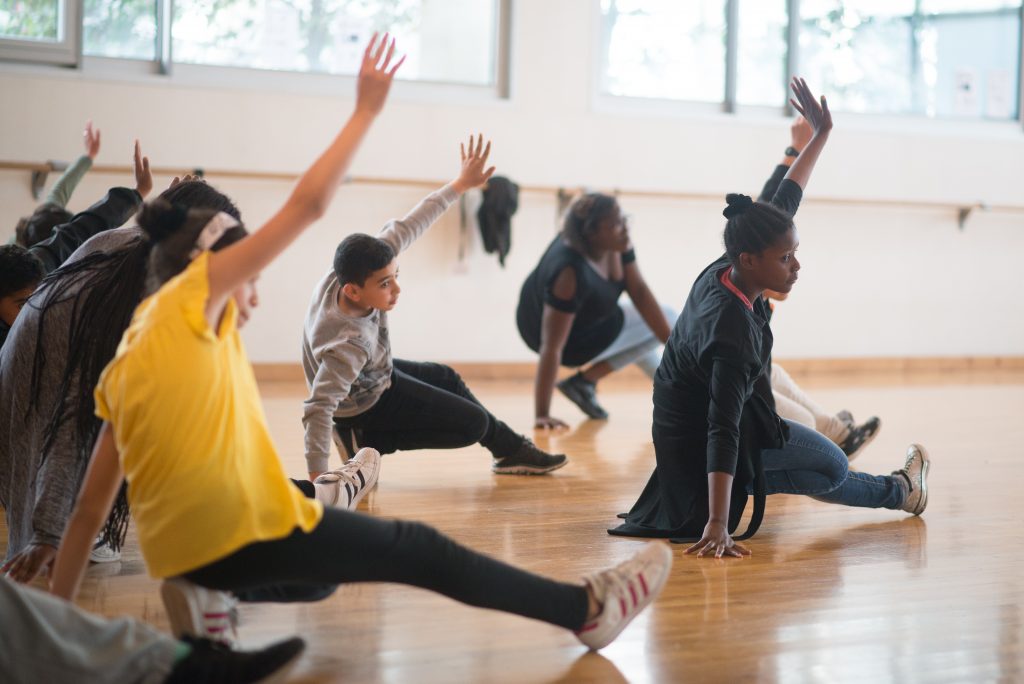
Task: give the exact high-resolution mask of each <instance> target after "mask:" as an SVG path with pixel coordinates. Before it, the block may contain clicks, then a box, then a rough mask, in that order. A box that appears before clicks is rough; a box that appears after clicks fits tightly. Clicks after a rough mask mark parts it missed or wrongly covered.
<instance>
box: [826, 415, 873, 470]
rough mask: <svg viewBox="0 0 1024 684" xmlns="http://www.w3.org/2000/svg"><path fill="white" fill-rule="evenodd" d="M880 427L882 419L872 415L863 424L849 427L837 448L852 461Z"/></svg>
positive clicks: (869, 442)
mask: <svg viewBox="0 0 1024 684" xmlns="http://www.w3.org/2000/svg"><path fill="white" fill-rule="evenodd" d="M837 415H838V414H837ZM881 429H882V421H881V420H879V419H878V417H877V416H872V417H870V418H868V419H867V420H866V421H864V423H863V424H861V425H857V426H855V427H852V428H850V431H849V433H848V434H847V435H846V439H844V440H843V442H842V444H840V445H839V448H840V449H842V450H843V453H844V454H846V458H847V459H848V460H850V461H852V460H853V459H855V458H857V455H858V454H859V453H860V452H861V450H863V449H864V447H866V446H867V445H868V444H871V440H873V439H874V438H875V437H877V436H878V431H879V430H881Z"/></svg>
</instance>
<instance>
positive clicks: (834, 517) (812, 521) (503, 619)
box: [0, 372, 1024, 684]
mask: <svg viewBox="0 0 1024 684" xmlns="http://www.w3.org/2000/svg"><path fill="white" fill-rule="evenodd" d="M798 379H799V378H798ZM470 384H471V386H472V387H473V389H474V391H475V392H476V393H477V396H478V397H480V399H481V400H482V401H483V402H484V403H485V404H487V405H488V406H489V407H490V408H491V409H492V411H493V412H494V413H495V414H497V415H498V416H500V417H503V418H504V419H505V420H506V421H507V422H509V423H510V424H511V425H513V427H515V428H517V429H519V430H526V429H527V428H529V426H530V425H531V424H532V419H531V415H532V386H531V385H530V384H528V383H519V382H511V381H506V382H490V383H487V382H475V383H474V382H471V383H470ZM805 386H806V387H807V388H809V389H813V394H814V396H815V397H816V398H817V399H818V400H819V401H820V403H821V404H822V405H824V406H825V407H828V408H830V409H832V410H838V409H841V408H848V409H850V410H852V411H853V412H854V415H855V416H857V417H859V418H866V417H868V416H869V415H872V414H877V415H879V416H880V417H881V418H882V423H883V427H882V431H881V433H880V435H879V437H878V438H877V439H876V440H875V441H874V442H873V443H872V444H871V445H870V446H869V447H868V448H867V450H866V452H865V453H864V454H863V455H861V456H860V457H859V458H858V459H857V460H856V461H855V466H856V467H857V468H860V469H862V470H864V471H868V472H882V473H888V472H889V471H891V470H893V469H894V468H897V467H900V466H901V465H902V461H903V452H904V449H905V447H906V445H907V444H908V443H909V442H911V441H919V442H921V443H923V444H924V445H925V446H926V447H927V448H928V449H929V451H930V453H931V456H932V460H933V466H932V476H931V479H930V487H931V499H930V504H929V508H928V510H927V511H926V512H925V514H924V516H923V517H922V518H913V517H909V516H907V515H905V514H903V513H899V512H893V511H884V510H863V509H851V508H842V507H838V506H830V505H827V504H823V503H819V502H816V501H813V500H810V499H807V498H800V497H795V496H776V497H772V498H770V499H769V505H768V510H767V514H766V519H765V523H764V525H763V526H762V528H761V532H760V533H759V534H758V535H757V537H756V538H755V539H754V540H753V541H752V542H751V543H750V547H751V548H752V550H753V556H752V557H751V558H749V559H745V560H718V561H716V560H709V559H695V558H691V557H688V556H685V555H683V553H682V550H683V549H682V547H678V546H676V547H673V550H674V551H675V567H674V568H673V572H672V576H671V579H670V580H669V583H668V585H667V587H666V589H665V592H664V593H663V594H662V596H661V598H660V599H659V600H658V601H657V602H656V603H655V604H654V605H653V606H652V608H651V609H650V610H649V611H648V612H647V613H645V614H644V615H642V616H641V617H640V618H639V619H638V620H637V621H636V622H634V623H633V625H632V626H630V628H629V629H627V631H626V632H624V633H623V635H622V636H621V637H620V638H619V639H618V640H617V641H616V642H615V643H614V644H612V645H611V646H610V647H608V648H607V649H605V650H604V651H602V653H601V654H600V655H596V654H588V653H587V651H586V650H585V649H584V647H583V646H581V645H580V644H579V643H578V642H577V641H576V639H575V638H574V637H573V636H572V634H569V633H567V632H565V631H562V630H560V629H557V628H554V627H549V626H547V625H544V624H541V623H537V622H533V621H529V620H526V619H523V618H519V617H513V616H508V615H502V614H498V613H495V612H490V611H483V610H479V609H474V608H468V607H465V606H462V605H460V604H457V603H455V602H453V601H450V600H448V599H445V598H442V597H440V596H435V595H432V594H430V593H427V592H425V591H421V590H416V589H411V588H406V587H401V586H396V585H383V584H361V585H353V586H344V587H342V588H341V589H339V591H338V592H337V593H336V594H335V595H334V596H333V597H331V598H330V599H328V600H326V601H323V602H321V603H317V604H309V605H259V606H244V607H243V608H242V609H241V613H240V616H241V622H240V625H239V633H240V636H241V640H242V643H243V645H244V646H256V645H262V644H264V643H266V642H269V641H271V640H274V639H277V638H280V637H285V636H289V635H292V634H300V635H302V636H303V637H305V639H306V640H307V642H308V644H309V646H308V650H307V652H306V655H305V656H304V658H303V660H302V662H301V664H300V666H299V668H298V669H297V670H296V672H295V676H294V680H295V681H299V682H335V681H337V682H390V683H405V682H417V683H419V682H444V683H454V682H510V683H517V684H519V683H522V682H612V683H614V682H683V681H689V682H735V681H758V682H846V681H850V682H919V681H920V682H983V681H1004V682H1010V681H1022V680H1024V614H1022V602H1024V532H1022V530H1024V525H1022V522H1024V521H1022V517H1024V516H1022V513H1024V496H1022V494H1021V491H1022V486H1021V485H1022V482H1024V447H1022V445H1024V419H1022V416H1024V375H1022V374H1020V373H1019V372H1017V373H1004V374H992V373H990V374H986V375H967V374H956V375H947V376H932V377H922V376H920V375H918V376H914V377H913V378H907V377H904V376H900V375H894V376H888V377H885V376H874V377H871V378H864V377H856V376H854V377H852V378H851V377H847V378H841V377H840V378H832V379H817V380H816V381H814V382H812V381H809V380H808V381H806V382H805ZM303 396H304V390H303V388H302V387H301V386H299V385H289V384H279V385H266V386H265V387H264V397H265V398H266V410H267V415H268V417H269V420H270V424H271V428H272V431H273V434H274V437H275V440H276V442H277V444H278V445H279V447H280V449H281V452H282V456H283V458H284V459H285V462H286V467H287V470H288V471H289V473H290V474H293V475H296V476H301V475H302V474H304V471H305V468H304V461H303V458H302V424H301V420H300V417H301V399H302V398H303ZM601 399H602V402H603V403H604V404H605V407H606V408H607V409H608V410H609V412H610V413H611V416H612V418H611V420H609V421H607V422H594V421H590V422H587V421H583V420H581V419H580V414H579V412H578V411H577V410H576V409H575V408H573V407H571V406H569V405H568V404H567V403H565V401H564V400H563V399H561V398H560V397H559V398H556V400H555V407H554V409H553V410H554V412H555V415H558V416H561V417H563V418H566V419H571V421H570V422H572V423H573V429H572V430H571V431H570V432H568V433H566V434H563V435H556V436H552V437H550V438H546V437H543V436H538V441H539V442H540V444H541V445H542V446H547V447H550V448H552V449H557V450H560V451H564V452H566V453H568V454H569V455H570V458H571V462H570V464H569V465H568V466H566V467H565V468H564V469H562V470H561V471H559V472H557V473H555V474H553V475H551V476H546V477H509V476H495V475H492V474H491V472H490V470H489V465H490V459H489V455H488V454H487V452H486V451H484V450H483V449H482V448H480V447H473V448H466V449H461V450H458V451H450V452H440V451H422V452H414V453H400V454H393V455H390V456H387V457H385V459H384V464H383V471H382V475H381V479H380V484H379V486H378V488H377V490H376V491H374V492H372V493H370V495H369V496H368V497H367V499H366V500H365V501H364V502H363V504H362V505H361V510H364V511H367V512H369V513H370V514H372V515H377V516H388V517H402V518H416V519H419V520H422V521H425V522H427V523H430V524H432V525H435V526H436V527H438V528H440V529H441V530H442V531H444V532H445V533H447V534H449V535H450V536H452V537H454V538H455V539H457V540H458V541H460V542H462V543H464V544H467V545H469V546H471V547H473V548H475V549H478V550H481V551H484V552H486V553H489V554H492V555H494V556H496V557H498V558H501V559H504V560H506V561H510V562H513V563H516V564H518V565H521V566H525V567H526V568H528V569H530V570H533V571H536V572H539V573H544V574H547V575H552V576H554V577H557V578H560V579H564V580H573V579H576V578H578V577H579V576H580V575H582V574H583V573H586V572H589V571H592V570H594V569H599V568H603V567H605V566H607V565H610V564H612V563H615V562H617V561H619V560H622V559H624V558H626V557H627V556H629V555H630V554H631V553H632V552H633V551H634V550H635V549H636V548H637V547H638V546H639V545H640V544H641V543H643V542H641V541H636V540H630V539H622V538H613V537H610V536H608V535H607V534H606V532H605V530H606V528H608V527H609V526H612V525H614V524H615V522H616V520H615V514H616V513H618V512H619V511H623V510H626V509H627V508H628V506H629V505H630V504H631V503H632V502H633V500H634V499H635V498H636V496H637V494H638V493H639V492H640V490H641V488H642V487H643V485H644V483H645V482H646V479H647V477H648V475H649V473H650V471H651V468H652V466H653V462H654V457H653V448H652V446H651V442H650V414H651V410H650V390H649V387H645V386H644V385H643V384H642V383H641V384H634V383H626V382H620V383H619V384H617V385H616V384H613V383H607V385H606V386H605V387H602V394H601ZM211 523H212V524H215V521H211ZM5 532H6V531H5ZM134 539H135V538H134V533H133V535H132V536H131V537H130V538H129V547H128V549H127V552H126V554H125V558H124V560H123V561H122V562H120V563H114V564H112V565H109V566H93V567H92V568H90V570H89V573H88V576H87V579H86V580H85V582H84V584H83V591H82V594H81V598H80V603H81V605H82V606H83V607H85V608H87V609H89V610H93V611H96V612H99V613H102V614H105V615H122V614H127V615H132V616H135V617H137V618H140V619H142V620H145V621H147V622H150V623H153V624H155V625H157V626H160V627H163V628H166V626H167V620H166V617H165V615H164V612H163V607H162V605H161V603H160V598H159V594H158V591H157V587H158V584H157V582H155V581H154V580H152V579H150V578H148V577H147V575H146V571H145V567H144V565H143V562H142V559H141V558H140V556H139V553H138V547H137V545H136V544H135V541H134ZM5 540H6V533H4V534H3V535H0V543H4V542H5ZM0 679H2V675H0Z"/></svg>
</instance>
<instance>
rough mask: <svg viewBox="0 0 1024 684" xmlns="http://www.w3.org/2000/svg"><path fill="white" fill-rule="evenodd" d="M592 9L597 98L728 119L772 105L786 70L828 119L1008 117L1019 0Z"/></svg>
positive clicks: (718, 1)
mask: <svg viewBox="0 0 1024 684" xmlns="http://www.w3.org/2000/svg"><path fill="white" fill-rule="evenodd" d="M600 6H601V18H602V30H601V45H600V55H601V91H602V92H603V93H606V94H609V95H615V96H623V97H649V98H662V99H672V100H689V101H697V102H714V103H721V104H722V105H723V106H724V108H725V109H727V110H730V111H731V110H733V109H734V108H735V106H736V105H758V106H769V107H777V108H781V107H783V106H785V103H786V101H787V99H788V90H787V86H786V82H787V80H788V76H789V74H788V69H790V68H792V69H794V70H795V71H796V72H797V73H799V74H800V75H801V76H804V77H805V78H807V80H808V81H809V82H811V83H812V84H814V88H815V89H816V90H819V91H821V92H824V93H826V94H827V95H828V96H829V98H830V100H831V104H832V106H833V108H834V109H836V110H839V111H849V112H864V113H871V114H913V115H921V116H927V117H943V118H967V119H995V120H1008V119H1014V118H1017V117H1018V116H1019V113H1018V109H1019V107H1018V98H1019V83H1020V80H1021V74H1020V54H1021V46H1020V32H1021V1H1020V0H687V2H678V1H675V0H602V1H601V4H600ZM789 9H792V10H795V11H794V16H793V17H790V16H789V13H788V11H789ZM791 21H792V22H793V26H791V25H790V22H791ZM790 65H792V66H790Z"/></svg>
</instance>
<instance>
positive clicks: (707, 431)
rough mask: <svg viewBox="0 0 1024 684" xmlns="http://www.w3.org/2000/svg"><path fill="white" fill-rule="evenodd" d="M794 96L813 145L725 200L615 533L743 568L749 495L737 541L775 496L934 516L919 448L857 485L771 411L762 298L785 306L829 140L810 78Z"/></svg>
mask: <svg viewBox="0 0 1024 684" xmlns="http://www.w3.org/2000/svg"><path fill="white" fill-rule="evenodd" d="M792 89H793V93H794V95H795V97H796V101H793V105H794V107H796V109H797V110H798V111H799V112H800V113H801V114H802V115H803V116H804V118H805V119H807V122H808V123H809V124H810V125H811V127H812V128H813V130H814V133H813V135H812V136H811V139H810V141H809V142H808V143H807V145H806V146H805V147H804V149H803V150H802V151H801V152H800V154H799V156H798V157H797V159H796V161H795V162H794V163H793V165H792V166H791V167H790V169H789V170H788V171H787V172H786V176H785V178H784V179H783V180H782V182H781V183H780V184H779V187H778V190H777V191H776V192H775V195H774V197H773V198H772V199H771V201H770V202H754V201H752V200H751V199H750V198H749V197H747V196H746V195H729V196H728V197H727V198H726V201H727V202H728V206H727V207H726V209H725V211H724V212H723V213H724V214H725V217H726V218H727V219H728V222H727V223H726V227H725V236H724V237H725V251H726V253H725V254H724V255H722V256H721V257H719V258H718V259H717V260H715V261H714V262H713V263H712V264H711V265H709V266H708V267H707V268H705V269H704V271H703V272H702V273H701V274H700V276H698V278H697V280H696V282H695V283H694V284H693V287H692V289H691V290H690V295H689V297H688V298H687V300H686V306H685V307H684V309H683V313H682V315H681V316H680V317H679V320H678V321H677V322H676V325H675V328H674V329H673V330H672V336H671V337H670V338H669V341H668V344H666V345H665V353H664V355H663V357H662V361H661V365H660V366H659V367H658V372H657V375H656V376H655V381H654V421H653V422H654V425H653V428H652V433H653V436H654V449H655V456H656V459H657V466H656V467H655V470H654V473H653V474H652V475H651V478H650V480H648V482H647V486H646V487H645V488H644V491H643V493H642V494H641V495H640V498H639V500H638V501H637V502H636V503H635V504H634V505H633V508H632V510H631V511H629V513H628V514H626V515H625V516H624V517H625V522H624V523H623V524H622V525H620V526H619V527H617V528H615V529H614V530H610V532H611V533H612V534H616V535H626V536H640V537H670V538H674V539H677V540H680V541H683V540H688V541H690V542H694V543H693V544H692V545H691V546H690V547H689V548H688V549H687V553H696V554H697V555H698V556H704V555H708V556H715V557H722V556H723V555H725V556H735V557H741V556H745V555H749V553H750V551H749V550H748V549H747V548H745V547H744V546H742V545H740V544H738V543H736V541H735V540H734V539H733V536H732V535H733V534H735V530H736V528H737V526H738V524H739V521H740V516H741V515H742V514H743V509H744V507H745V505H746V501H747V497H748V495H749V494H751V493H753V494H754V495H755V505H754V511H753V516H752V518H751V522H750V525H749V526H748V528H747V531H746V533H745V534H744V535H743V536H741V537H740V539H743V538H746V537H749V536H751V535H752V534H753V533H754V532H755V531H756V530H757V526H758V525H759V524H760V521H761V516H762V514H763V506H764V497H765V495H767V494H781V493H785V494H806V495H808V496H812V497H814V498H816V499H818V500H820V501H825V502H828V503H837V504H843V505H846V506H861V507H866V508H890V509H895V510H903V511H906V512H908V513H912V514H914V515H920V514H921V513H922V512H923V511H924V509H925V507H926V506H927V504H928V487H927V476H928V469H929V460H928V455H927V453H926V452H925V450H924V447H922V446H920V445H918V444H912V445H911V446H910V448H909V449H908V450H907V454H906V460H905V462H904V465H903V468H901V469H900V470H897V471H895V472H893V473H892V474H891V475H868V474H866V473H859V472H851V471H850V470H849V468H848V459H847V457H846V455H845V454H844V453H843V451H842V450H841V449H840V448H839V446H838V445H836V444H835V443H834V442H833V441H831V440H830V439H828V438H827V437H825V436H824V435H822V434H821V433H819V432H817V431H815V430H813V429H811V428H808V427H805V426H803V425H800V424H799V423H795V422H791V421H788V420H783V419H781V418H780V417H779V416H778V415H777V413H776V411H775V403H774V401H773V399H772V388H771V380H770V372H771V353H772V331H771V328H770V327H769V325H768V323H769V319H770V310H769V307H768V303H767V302H766V300H765V298H764V296H763V293H764V292H765V291H766V290H774V291H776V292H781V293H788V292H789V291H790V290H791V289H792V287H793V285H794V284H795V283H796V281H797V277H798V273H799V271H800V262H799V261H798V260H797V258H796V249H797V246H798V245H799V240H798V238H797V233H796V227H795V226H794V225H793V215H794V214H795V213H796V210H797V208H798V206H799V204H800V199H801V198H802V196H803V189H804V188H805V187H806V185H807V181H808V179H809V178H810V176H811V171H812V170H813V169H814V166H815V164H816V162H817V160H818V156H819V155H820V154H821V151H822V149H823V148H824V146H825V143H826V141H827V140H828V136H829V133H830V131H831V130H832V115H831V114H830V113H829V110H828V105H827V103H826V102H825V98H824V97H822V98H821V101H820V102H819V101H818V100H816V99H815V98H814V96H813V95H812V94H811V91H810V89H809V88H808V87H807V84H806V83H805V82H804V81H803V80H802V79H794V81H793V84H792Z"/></svg>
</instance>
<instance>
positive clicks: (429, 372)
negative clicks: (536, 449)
mask: <svg viewBox="0 0 1024 684" xmlns="http://www.w3.org/2000/svg"><path fill="white" fill-rule="evenodd" d="M334 424H335V426H336V427H337V428H338V429H341V430H345V429H350V428H356V429H358V430H360V431H361V434H360V436H359V437H358V439H357V441H358V442H359V446H361V447H362V446H368V447H373V448H374V449H376V450H377V451H379V452H380V453H382V454H390V453H393V452H395V451H398V450H400V449H401V450H410V449H456V448H458V447H464V446H469V445H470V444H476V443H477V442H479V443H480V445H481V446H483V447H485V448H486V449H488V450H489V451H490V452H491V453H492V454H494V456H495V457H496V458H502V457H504V456H510V455H512V454H514V453H515V452H516V450H517V449H518V448H519V447H520V445H522V443H523V437H522V436H520V435H518V434H516V433H515V432H513V431H512V429H511V428H509V426H508V425H506V424H505V423H503V422H501V421H500V420H498V419H497V418H495V417H494V416H493V415H491V413H490V412H489V411H488V410H487V409H485V408H484V407H483V405H482V404H481V403H480V401H479V400H478V399H477V398H476V397H474V396H473V393H472V392H470V391H469V388H468V387H466V383H464V382H463V381H462V378H461V377H459V374H458V373H456V372H455V371H454V370H452V369H451V368H449V367H448V366H445V365H442V364H439V363H417V362H415V361H403V360H401V359H395V360H394V371H393V372H392V374H391V386H390V387H389V388H388V389H386V390H385V391H384V394H382V395H381V397H380V399H378V400H377V403H376V404H374V405H373V406H371V407H370V408H369V409H367V410H366V411H364V412H363V413H360V414H359V415H357V416H351V417H347V418H335V419H334Z"/></svg>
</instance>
